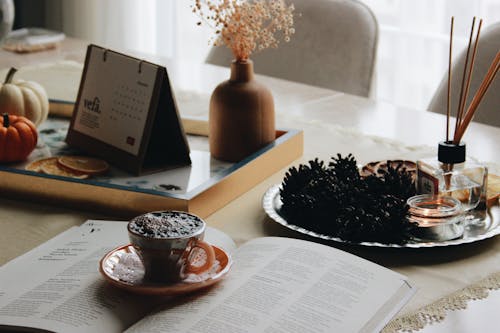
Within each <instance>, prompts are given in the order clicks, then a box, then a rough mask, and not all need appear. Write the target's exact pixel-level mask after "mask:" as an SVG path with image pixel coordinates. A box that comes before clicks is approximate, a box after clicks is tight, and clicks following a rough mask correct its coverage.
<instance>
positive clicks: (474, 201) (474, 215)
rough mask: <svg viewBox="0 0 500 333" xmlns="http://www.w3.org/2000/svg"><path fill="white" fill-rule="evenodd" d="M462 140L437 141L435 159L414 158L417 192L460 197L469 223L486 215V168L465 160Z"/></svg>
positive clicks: (482, 218)
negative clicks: (457, 141) (454, 141)
mask: <svg viewBox="0 0 500 333" xmlns="http://www.w3.org/2000/svg"><path fill="white" fill-rule="evenodd" d="M465 148H466V146H465V143H463V142H460V143H458V144H455V143H453V142H450V141H444V142H440V143H439V145H438V156H437V159H435V158H429V159H423V160H419V161H417V193H420V194H424V193H430V194H434V195H437V196H448V197H453V198H455V199H457V200H459V201H460V202H461V203H462V208H463V210H464V213H465V219H466V222H467V223H469V224H471V223H472V224H482V223H483V221H484V219H485V218H486V188H487V184H486V181H487V177H488V169H487V168H486V167H485V166H484V165H481V164H479V163H475V162H471V161H467V160H466V149H465Z"/></svg>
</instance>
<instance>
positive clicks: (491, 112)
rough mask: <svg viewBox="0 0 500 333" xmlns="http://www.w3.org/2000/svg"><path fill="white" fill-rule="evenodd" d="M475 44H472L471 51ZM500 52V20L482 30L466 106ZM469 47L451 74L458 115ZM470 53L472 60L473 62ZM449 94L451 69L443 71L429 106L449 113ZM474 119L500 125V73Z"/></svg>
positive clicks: (437, 110) (436, 110) (452, 99)
mask: <svg viewBox="0 0 500 333" xmlns="http://www.w3.org/2000/svg"><path fill="white" fill-rule="evenodd" d="M472 49H473V45H472V46H471V52H472ZM499 51H500V22H498V23H495V24H493V25H490V26H488V27H487V28H485V29H482V30H481V33H480V37H479V43H478V47H477V54H476V58H475V61H474V69H473V72H472V78H471V82H470V88H469V94H468V96H467V102H466V106H468V105H469V104H470V102H471V100H472V98H473V96H474V94H475V93H476V91H477V90H478V88H479V86H480V85H481V82H482V80H483V78H484V75H485V74H486V72H487V71H488V68H489V67H490V65H491V63H492V61H493V59H494V58H495V56H496V54H497V52H499ZM466 54H467V48H465V49H464V50H463V51H462V52H461V53H460V54H459V56H458V57H457V58H456V59H454V60H453V61H454V65H453V66H452V70H451V75H452V82H451V114H452V116H455V115H456V114H457V109H458V100H459V97H460V84H461V82H462V77H463V70H464V64H465V58H466ZM470 57H471V56H469V61H470ZM447 96H448V72H447V71H446V73H445V74H444V77H443V79H442V80H441V83H440V84H439V86H438V88H437V90H436V92H435V94H434V96H433V97H432V99H431V102H430V104H429V107H428V109H429V110H430V111H432V112H438V113H443V114H446V101H447ZM472 121H476V122H480V123H485V124H488V125H494V126H500V74H497V75H496V77H495V79H494V81H493V82H492V83H491V86H490V87H489V89H488V91H487V92H486V94H485V95H484V97H483V99H482V101H481V104H479V106H478V108H477V110H476V113H475V114H474V118H473V120H472Z"/></svg>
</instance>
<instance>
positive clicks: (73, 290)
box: [0, 221, 235, 332]
mask: <svg viewBox="0 0 500 333" xmlns="http://www.w3.org/2000/svg"><path fill="white" fill-rule="evenodd" d="M126 226H127V222H122V221H87V222H86V223H85V224H83V225H82V226H80V227H73V228H71V229H69V230H67V231H65V232H63V233H61V234H60V235H58V236H56V237H55V238H53V239H51V240H50V241H48V242H46V243H44V244H42V245H40V246H39V247H37V248H35V249H34V250H32V251H30V252H28V253H26V254H24V255H22V256H20V257H18V258H16V259H14V260H12V261H10V262H9V263H7V264H5V265H4V266H2V267H1V268H0V329H5V328H12V327H30V328H37V329H43V330H48V331H55V332H122V331H123V330H125V329H126V328H127V327H129V326H130V325H132V324H133V323H134V322H136V321H137V320H139V319H140V318H142V317H143V316H144V315H145V314H146V313H148V312H149V311H151V309H152V308H153V307H156V306H157V305H158V304H159V303H160V302H165V301H166V300H165V298H152V297H146V296H138V295H134V294H131V293H128V292H125V291H122V290H120V289H118V288H115V287H113V286H111V285H109V284H108V283H107V282H106V281H105V280H104V278H102V277H101V275H100V273H99V271H98V265H99V261H100V259H101V258H102V257H103V256H104V254H105V253H107V252H108V251H110V250H112V249H114V248H116V247H118V246H121V245H125V244H128V243H129V240H128V234H127V228H126ZM205 239H206V240H207V241H208V242H210V243H212V244H216V245H219V246H220V247H222V248H224V249H226V250H227V251H231V250H233V249H234V248H235V245H234V242H232V240H231V239H230V238H229V237H228V236H227V235H226V234H224V233H222V232H220V231H218V230H215V229H212V228H207V231H206V237H205Z"/></svg>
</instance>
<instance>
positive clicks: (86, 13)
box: [53, 0, 500, 109]
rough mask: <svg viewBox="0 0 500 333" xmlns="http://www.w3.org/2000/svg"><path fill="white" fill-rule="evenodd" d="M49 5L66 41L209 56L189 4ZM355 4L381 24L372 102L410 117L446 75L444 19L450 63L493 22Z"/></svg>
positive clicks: (401, 6)
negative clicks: (477, 29) (476, 27)
mask: <svg viewBox="0 0 500 333" xmlns="http://www.w3.org/2000/svg"><path fill="white" fill-rule="evenodd" d="M53 1H60V6H61V8H60V10H61V15H60V16H61V18H62V22H61V26H62V28H63V30H64V31H65V32H66V33H67V34H68V35H70V36H76V37H81V38H85V39H87V40H89V41H92V42H95V43H98V44H102V45H104V46H107V47H110V48H115V49H118V50H125V51H126V50H133V51H139V52H144V53H153V54H159V55H163V56H167V57H175V58H177V59H186V60H189V61H200V62H201V61H204V59H205V57H206V55H207V53H208V51H209V49H210V45H209V43H208V41H209V37H210V36H211V34H212V31H210V30H209V29H208V28H207V27H205V26H203V25H202V26H201V27H200V26H198V25H197V24H196V23H197V21H198V18H197V17H196V16H195V15H194V14H193V13H192V11H191V5H192V4H193V3H194V0H86V1H81V0H80V1H78V0H53ZM285 1H286V2H288V3H293V0H285ZM310 1H315V0H310ZM360 1H362V2H364V3H366V4H367V5H368V6H369V7H370V8H372V10H373V11H374V13H375V15H376V16H377V19H378V21H379V24H380V41H379V50H378V63H377V85H376V86H377V91H376V96H374V97H375V98H377V99H383V100H387V101H389V102H392V103H396V104H398V105H404V106H409V107H411V108H415V109H425V108H427V105H428V103H429V101H430V99H431V97H432V94H433V93H434V91H435V89H436V88H437V86H438V84H439V81H440V80H441V78H442V76H443V75H444V73H445V71H446V68H447V57H448V55H447V54H448V40H449V39H448V38H449V24H450V17H451V16H452V15H453V16H455V40H454V45H455V48H454V54H455V55H458V53H459V51H460V50H462V49H463V48H464V47H465V46H466V43H467V40H468V33H469V29H470V25H471V21H472V17H473V16H474V15H475V16H478V17H481V18H483V19H484V23H483V28H484V27H486V26H487V25H489V24H492V23H494V22H497V21H500V1H498V0H474V1H472V0H414V1H409V0H360ZM55 12H57V11H55Z"/></svg>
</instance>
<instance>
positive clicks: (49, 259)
mask: <svg viewBox="0 0 500 333" xmlns="http://www.w3.org/2000/svg"><path fill="white" fill-rule="evenodd" d="M205 239H206V240H207V241H208V242H211V243H213V244H215V245H218V246H219V247H221V248H223V249H224V250H226V251H227V252H230V253H231V255H232V257H233V260H234V265H233V267H232V270H231V271H230V272H229V274H228V276H226V278H225V279H224V280H222V281H221V282H220V283H218V284H216V285H215V286H214V287H212V288H210V289H207V290H204V291H201V292H197V293H194V294H190V295H187V296H180V297H179V296H177V297H175V298H174V297H169V298H166V297H152V296H139V295H134V294H130V293H128V292H126V291H123V290H121V289H117V288H116V287H114V286H111V285H110V284H108V283H107V282H106V281H105V280H104V279H103V278H102V277H101V276H100V274H99V272H98V263H99V260H100V259H101V257H102V256H103V255H104V254H105V253H106V252H108V251H109V250H111V249H113V248H115V247H118V246H120V245H124V244H127V243H128V235H127V230H126V222H119V221H88V222H86V223H85V224H83V225H82V226H80V227H73V228H71V229H69V230H67V231H65V232H63V233H61V234H60V235H58V236H56V237H55V238H53V239H51V240H50V241H48V242H46V243H44V244H42V245H40V246H39V247H37V248H35V249H33V250H32V251H30V252H28V253H26V254H24V255H22V256H20V257H18V258H16V259H14V260H12V261H11V262H9V263H7V264H5V265H4V266H3V267H1V268H0V330H13V329H16V330H24V329H25V330H27V331H54V332H122V331H127V332H160V331H161V332H378V331H380V329H382V328H383V327H384V325H385V324H386V323H387V322H388V321H389V320H390V319H391V318H392V317H393V316H394V315H395V314H396V313H397V311H398V310H399V309H401V307H402V306H403V305H404V304H405V303H406V302H407V301H408V299H409V298H410V297H411V296H412V295H413V293H414V291H415V289H414V288H413V287H412V285H411V284H410V283H409V282H408V281H407V280H406V278H405V277H404V276H402V275H400V274H398V273H395V272H393V271H391V270H388V269H386V268H384V267H382V266H379V265H376V264H374V263H371V262H369V261H367V260H364V259H361V258H359V257H356V256H354V255H352V254H349V253H346V252H343V251H340V250H337V249H335V248H331V247H328V246H325V245H320V244H316V243H312V242H307V241H302V240H296V239H290V238H278V237H264V238H257V239H254V240H252V241H249V242H248V243H246V244H244V245H242V246H241V247H239V248H238V249H236V247H235V245H234V243H233V242H232V241H231V240H230V239H229V237H228V236H227V235H225V234H223V233H221V232H220V231H217V230H215V229H212V228H208V230H207V233H206V237H205Z"/></svg>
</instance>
